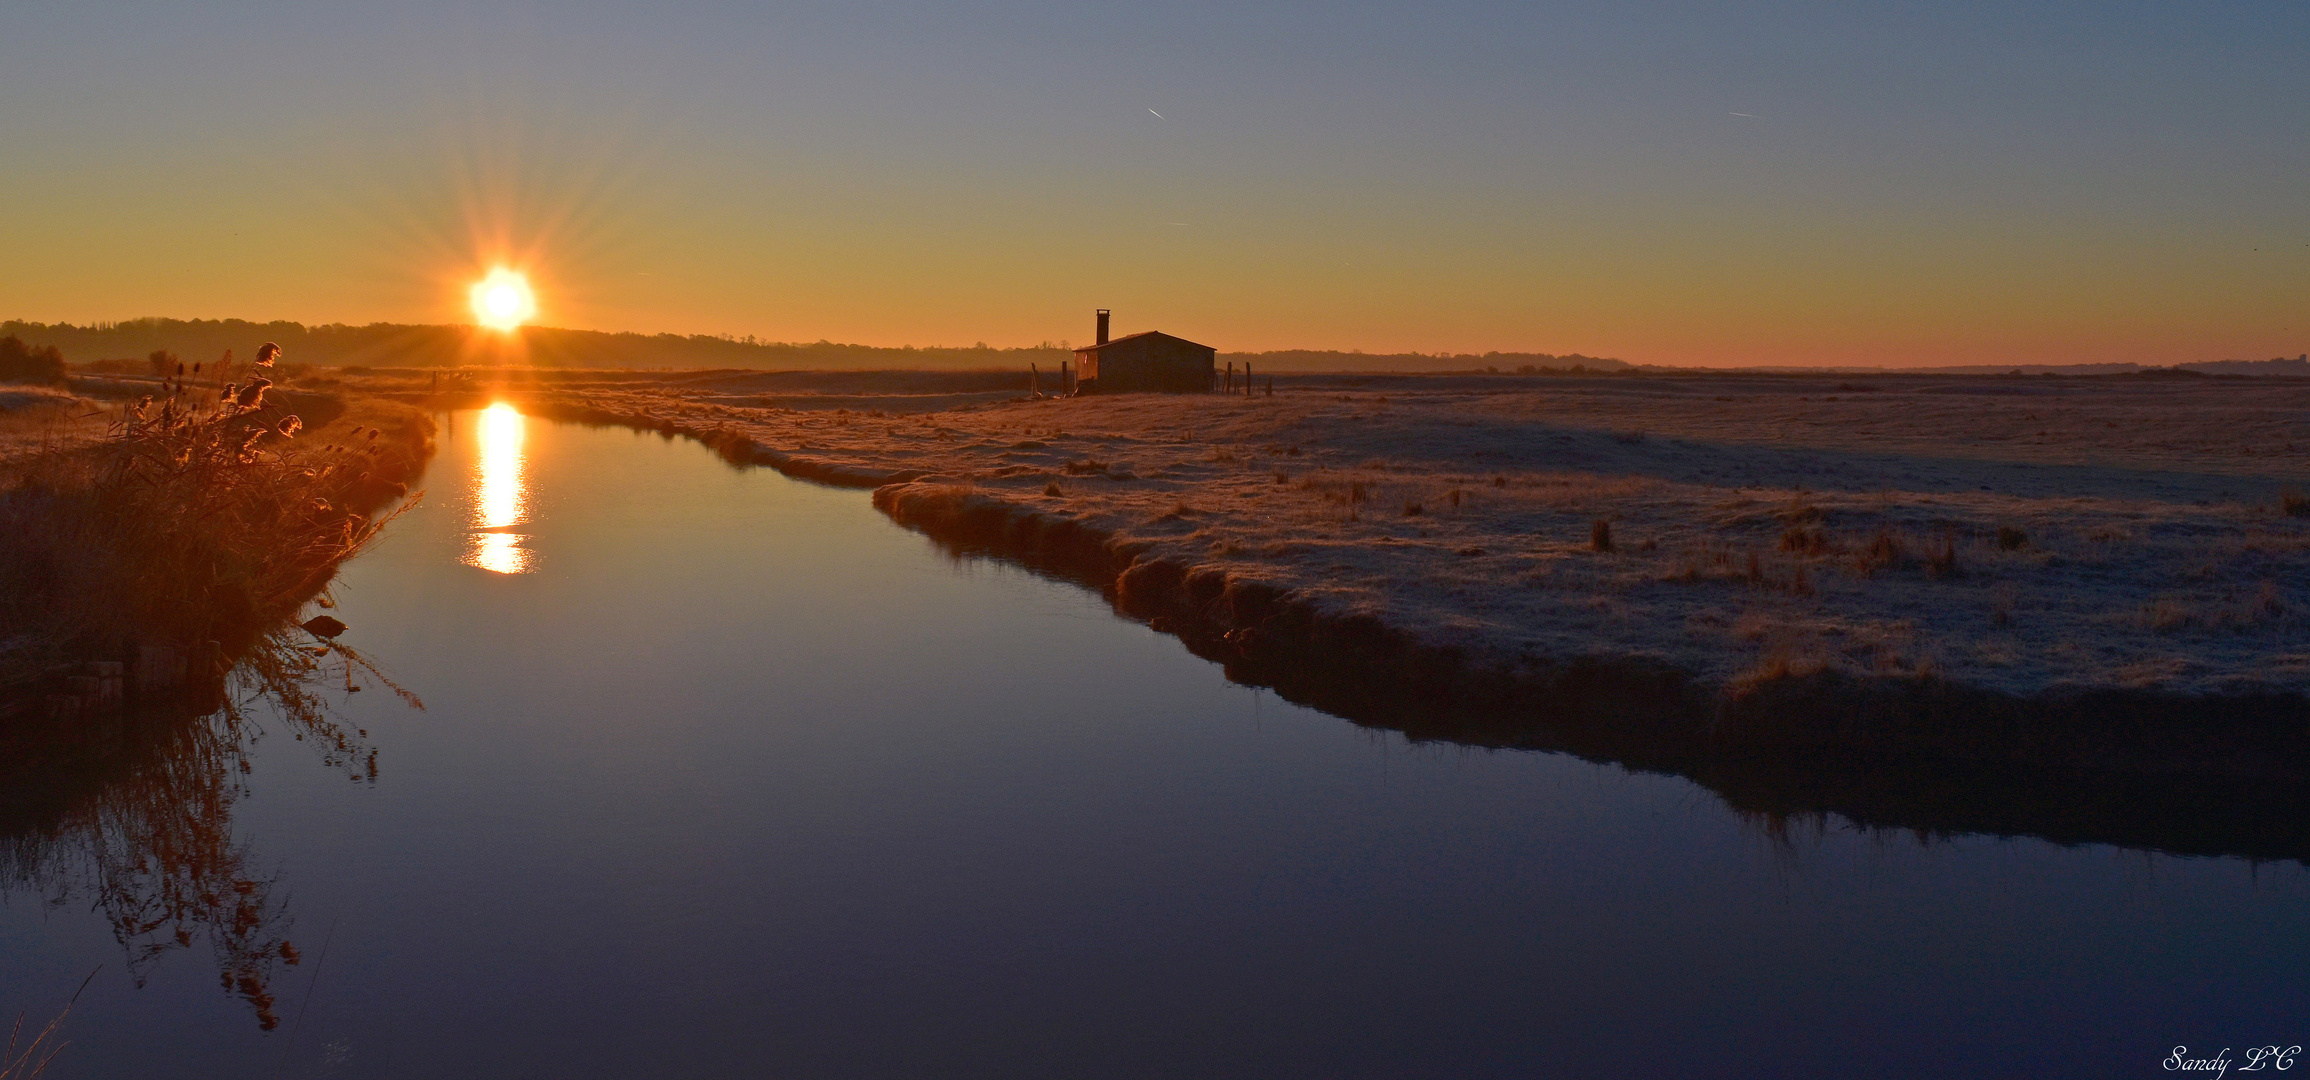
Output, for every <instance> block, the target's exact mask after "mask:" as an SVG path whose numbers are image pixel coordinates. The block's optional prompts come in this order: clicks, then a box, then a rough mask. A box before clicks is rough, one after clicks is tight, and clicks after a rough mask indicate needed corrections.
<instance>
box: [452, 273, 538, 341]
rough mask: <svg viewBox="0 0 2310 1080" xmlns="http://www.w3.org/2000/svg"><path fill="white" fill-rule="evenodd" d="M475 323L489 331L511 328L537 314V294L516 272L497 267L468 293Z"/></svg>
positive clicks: (526, 278)
mask: <svg viewBox="0 0 2310 1080" xmlns="http://www.w3.org/2000/svg"><path fill="white" fill-rule="evenodd" d="M467 297H468V298H469V299H470V300H472V302H473V318H474V321H475V322H478V323H480V324H481V325H483V326H486V327H489V328H490V329H492V330H513V329H516V328H518V327H520V326H521V324H523V323H525V322H528V321H529V320H531V319H533V318H536V317H537V294H536V293H535V292H533V291H531V289H530V287H529V278H528V277H526V276H524V275H522V274H521V273H520V272H519V271H514V270H508V269H506V268H505V267H502V266H500V267H498V268H496V269H494V270H491V271H490V272H489V274H488V276H486V277H484V278H482V279H481V280H480V281H476V282H474V283H473V288H472V289H471V290H470V291H469V292H468V293H467Z"/></svg>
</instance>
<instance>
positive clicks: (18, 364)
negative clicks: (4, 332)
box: [0, 334, 64, 386]
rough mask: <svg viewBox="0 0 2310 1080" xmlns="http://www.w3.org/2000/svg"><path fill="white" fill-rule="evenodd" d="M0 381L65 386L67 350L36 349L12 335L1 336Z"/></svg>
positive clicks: (50, 347)
mask: <svg viewBox="0 0 2310 1080" xmlns="http://www.w3.org/2000/svg"><path fill="white" fill-rule="evenodd" d="M0 382H17V383H48V384H51V385H55V386H62V385H64V350H62V349H59V348H57V347H56V346H54V345H50V346H48V347H47V348H44V349H35V348H32V347H30V346H28V345H26V344H24V339H22V338H19V337H17V336H15V335H13V334H11V335H9V336H7V337H4V338H0Z"/></svg>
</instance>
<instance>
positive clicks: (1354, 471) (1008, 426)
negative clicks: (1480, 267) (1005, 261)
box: [526, 373, 2310, 692]
mask: <svg viewBox="0 0 2310 1080" xmlns="http://www.w3.org/2000/svg"><path fill="white" fill-rule="evenodd" d="M764 378H769V377H768V376H763V375H761V374H759V373H730V374H715V373H698V374H688V375H679V376H668V377H664V378H661V379H659V380H657V381H655V382H653V381H650V380H636V379H625V380H621V381H614V382H613V381H601V382H595V383H591V384H578V383H571V384H566V385H564V386H561V387H559V388H553V389H540V390H536V391H533V392H531V393H530V394H528V395H526V396H528V397H529V398H530V399H531V400H532V401H533V402H534V404H535V406H536V407H541V408H562V409H576V408H581V407H582V408H584V409H590V410H595V411H596V413H597V415H601V414H606V415H611V416H616V417H620V418H624V419H626V420H628V421H630V422H635V423H640V424H659V423H667V424H673V425H677V426H680V427H682V428H684V429H688V430H698V429H703V428H722V429H727V430H730V431H734V432H737V433H741V434H743V435H745V436H747V437H748V438H751V439H753V440H754V441H755V442H756V443H759V444H760V445H762V446H764V447H768V448H771V449H773V450H775V451H778V452H779V453H781V454H784V455H791V457H792V458H793V459H796V460H799V461H801V462H804V463H807V464H812V465H822V466H832V467H836V468H838V469H842V470H847V471H848V472H849V473H851V474H853V475H870V476H871V475H883V476H888V475H891V474H898V475H906V474H911V473H926V474H931V475H930V476H928V477H926V478H924V480H923V481H922V482H965V483H969V484H972V485H975V486H976V487H977V489H978V490H979V491H980V492H982V493H984V494H987V495H992V496H996V497H999V498H1003V499H1007V500H1011V501H1014V502H1016V503H1019V504H1021V505H1025V506H1031V507H1035V508H1038V509H1041V510H1043V511H1045V512H1048V513H1051V514H1055V515H1061V516H1065V517H1070V518H1074V519H1078V520H1080V521H1081V522H1083V523H1084V524H1086V525H1089V526H1092V527H1095V528H1098V529H1103V530H1106V531H1109V532H1112V533H1114V534H1117V535H1119V536H1123V537H1126V538H1130V539H1135V540H1140V541H1144V542H1147V543H1149V544H1151V545H1153V548H1154V549H1155V551H1156V552H1157V553H1159V554H1163V555H1167V556H1170V557H1173V558H1178V559H1187V560H1190V561H1196V562H1205V563H1221V564H1225V565H1226V566H1227V567H1228V568H1229V570H1230V573H1233V574H1236V575H1248V576H1251V577H1254V578H1258V579H1264V580H1269V581H1272V582H1274V583H1276V584H1279V585H1283V586H1287V587H1289V588H1291V589H1295V590H1298V591H1299V592H1300V593H1301V594H1302V595H1304V596H1307V597H1309V598H1312V599H1314V600H1315V601H1317V602H1318V603H1320V604H1321V605H1322V606H1323V607H1325V608H1327V609H1330V610H1334V611H1339V612H1343V613H1346V612H1371V613H1374V614H1376V615H1378V616H1380V617H1381V618H1382V619H1384V620H1385V621H1386V622H1387V623H1389V624H1391V625H1393V626H1396V627H1399V628H1401V629H1404V630H1408V631H1411V632H1413V633H1415V634H1417V635H1419V636H1420V637H1421V638H1422V639H1424V640H1426V641H1429V642H1431V643H1436V644H1455V645H1459V646H1462V647H1464V648H1467V649H1469V650H1471V651H1472V652H1474V653H1476V654H1478V655H1489V656H1493V657H1495V658H1499V659H1503V660H1509V659H1514V658H1516V657H1518V656H1520V655H1530V656H1544V657H1554V658H1566V657H1572V656H1579V655H1606V656H1632V655H1634V656H1650V657H1656V658H1659V659H1663V660H1666V661H1668V662H1670V663H1673V664H1675V665H1676V666H1678V667H1680V668H1683V669H1686V670H1688V671H1690V672H1693V673H1695V674H1696V675H1699V676H1701V677H1702V678H1704V679H1706V680H1708V681H1711V682H1715V683H1718V684H1722V685H1728V686H1737V685H1739V684H1741V683H1743V682H1745V681H1753V680H1756V679H1760V678H1769V677H1772V676H1775V675H1781V674H1802V673H1805V672H1808V671H1813V670H1818V669H1821V668H1835V669H1841V670H1847V671H1852V672H1857V673H1881V674H1895V675H1936V676H1940V677H1945V678H1949V679H1953V680H1956V681H1960V682H1964V683H1970V684H1975V685H1980V686H1984V687H1991V688H1997V689H2003V690H2010V691H2017V692H2034V691H2039V690H2044V689H2048V688H2054V687H2061V686H2094V687H2160V688H2165V689H2168V690H2176V691H2184V692H2237V691H2249V690H2255V689H2265V688H2277V689H2287V690H2310V634H2306V633H2305V629H2306V628H2310V593H2306V592H2305V589H2306V587H2310V518H2304V517H2300V516H2296V514H2295V513H2289V512H2288V506H2287V504H2286V503H2285V501H2284V497H2283V495H2282V491H2284V490H2285V489H2287V488H2288V487H2289V486H2290V485H2298V484H2300V483H2301V482H2302V481H2303V480H2304V477H2303V475H2302V473H2303V472H2310V469H2301V468H2299V466H2298V461H2299V457H2298V455H2299V454H2300V452H2301V451H2310V422H2306V421H2305V420H2304V419H2303V418H2304V417H2310V384H2305V383H2297V382H2293V381H2281V380H2273V379H2256V380H2215V379H2182V378H2170V379H2162V378H2139V377H2121V378H2097V379H2039V378H1981V377H1971V378H1967V377H1934V378H1928V377H1876V378H1866V379H1852V378H1850V377H1848V378H1846V379H1843V380H1838V379H1830V378H1823V379H1801V378H1768V377H1755V376H1741V377H1736V376H1722V377H1676V378H1669V377H1616V378H1595V379H1517V378H1509V377H1498V378H1484V377H1473V378H1471V377H1458V378H1449V377H1447V378H1396V379H1388V378H1381V379H1372V378H1368V377H1357V378H1348V377H1340V378H1332V379H1323V378H1309V377H1297V378H1292V379H1289V380H1288V381H1279V384H1278V385H1279V391H1278V393H1277V394H1276V396H1274V397H1272V398H1271V397H1264V396H1263V397H1253V398H1241V397H1216V396H1209V397H1207V396H1196V397H1169V396H1159V395H1128V396H1119V397H1109V398H1081V399H1050V400H1017V401H1000V402H992V403H976V404H963V405H960V406H956V405H955V403H954V400H953V395H952V394H951V393H944V394H942V393H941V392H940V391H942V390H943V389H945V388H936V387H933V388H927V389H928V390H929V391H931V392H928V393H920V394H914V395H911V396H910V395H909V394H907V393H905V392H903V391H902V390H900V389H899V388H896V387H884V388H882V390H884V391H888V392H878V391H873V389H872V388H863V389H854V390H849V391H846V393H847V394H849V395H850V396H849V398H848V400H850V401H853V402H857V403H859V407H852V406H851V405H847V404H843V403H842V401H843V400H844V399H843V398H840V397H835V396H827V397H825V398H823V399H820V400H812V401H808V402H806V403H804V405H806V406H807V407H803V405H797V403H796V402H797V398H796V397H795V396H794V395H795V394H797V393H799V391H798V390H797V389H796V386H795V377H794V376H791V375H787V376H778V377H777V378H782V379H785V380H787V381H786V383H784V384H782V389H781V394H782V395H784V396H781V397H780V398H778V399H777V400H778V401H779V402H781V403H780V404H761V403H759V402H762V401H764V400H766V399H764V398H762V397H760V396H758V395H755V394H753V393H752V391H753V389H754V388H753V387H752V386H750V385H749V384H748V380H761V379H764ZM853 378H855V377H853ZM1021 381H1022V384H1023V379H1022V380H1021ZM1021 389H1023V385H1022V387H1021ZM868 402H871V403H872V404H866V403H868ZM910 403H913V404H910ZM916 405H919V408H918V407H916ZM2297 448H2300V449H2299V450H2298V449H2297ZM2297 501H2299V497H2298V496H2297ZM2297 512H2298V508H2297Z"/></svg>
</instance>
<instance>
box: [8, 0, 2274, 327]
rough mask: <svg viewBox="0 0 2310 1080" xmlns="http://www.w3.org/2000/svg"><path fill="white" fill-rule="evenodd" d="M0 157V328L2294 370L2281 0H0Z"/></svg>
mask: <svg viewBox="0 0 2310 1080" xmlns="http://www.w3.org/2000/svg"><path fill="white" fill-rule="evenodd" d="M1157 114H1160V116H1158V115H1157ZM0 148H5V150H6V153H5V155H4V156H0V229H5V230H6V233H7V235H9V236H11V237H13V238H14V239H15V240H16V244H17V248H18V251H17V257H16V258H14V259H11V260H7V261H6V266H5V268H4V269H0V300H4V301H5V303H0V308H5V311H0V315H5V316H9V317H22V318H35V319H44V320H58V319H69V320H72V321H76V322H87V321H92V320H98V319H118V318H129V317H134V316H139V315H171V316H179V317H220V316H238V317H248V318H276V317H277V318H293V319H299V320H303V321H308V322H324V321H346V322H367V321H372V320H392V321H450V320H456V319H461V318H463V317H465V316H464V313H463V311H462V300H463V295H464V289H463V286H464V283H465V282H467V281H470V280H471V279H472V278H473V277H475V276H477V275H478V274H479V272H480V271H481V270H483V269H486V268H487V267H488V266H489V265H492V264H495V263H498V262H510V263H514V264H517V265H519V266H521V267H522V268H523V269H526V270H528V271H529V272H530V273H531V274H532V275H533V277H534V278H535V279H536V280H537V282H538V285H539V290H540V294H541V303H542V304H543V306H544V308H545V312H544V316H543V318H544V320H545V321H547V322H552V323H556V324H560V325H572V326H590V327H599V328H607V329H637V330H645V331H659V330H673V331H679V332H702V333H731V334H737V335H746V334H754V335H758V336H761V337H765V338H774V339H781V340H816V339H819V338H831V339H834V340H848V341H864V342H870V343H877V344H903V343H917V344H933V343H948V344H951V343H969V342H971V341H978V340H985V341H990V342H993V343H996V344H1027V343H1033V342H1035V341H1039V340H1044V339H1054V340H1055V339H1059V338H1064V337H1073V338H1080V337H1082V336H1083V335H1085V334H1086V333H1087V332H1088V330H1087V326H1088V315H1087V312H1088V310H1089V309H1090V308H1091V307H1094V306H1107V307H1112V308H1115V309H1116V311H1117V321H1118V329H1119V330H1123V331H1128V330H1133V329H1144V328H1147V327H1150V326H1162V327H1164V328H1166V329H1171V330H1173V331H1174V332H1181V333H1187V334H1189V335H1190V336H1194V337H1197V338H1198V339H1200V340H1206V341H1210V342H1212V343H1214V344H1218V345H1220V346H1222V347H1224V348H1231V349H1236V348H1241V349H1257V348H1282V347H1295V346H1300V347H1329V348H1365V349H1371V350H1374V351H1381V350H1398V349H1418V350H1422V351H1434V350H1438V349H1450V350H1465V351H1478V350H1486V349H1503V350H1537V351H1547V352H1571V351H1579V352H1586V353H1590V354H1594V355H1610V356H1620V357H1624V358H1627V359H1631V360H1638V361H1651V362H1663V363H1773V362H1787V363H1819V362H1838V363H1887V364H1901V363H1954V362H1983V363H2005V362H2014V363H2022V362H2064V361H2084V360H2104V359H2125V360H2137V361H2143V362H2172V361H2179V360H2199V359H2215V358H2221V357H2225V356H2242V357H2251V358H2260V357H2265V356H2270V355H2277V354H2280V353H2284V354H2287V355H2292V354H2295V353H2299V352H2302V351H2305V349H2310V317H2306V316H2303V315H2301V314H2300V313H2301V312H2304V311H2306V310H2310V304H2306V301H2310V184H2306V183H2305V182H2304V179H2305V176H2306V175H2310V170H2306V167H2310V7H2305V6H2303V5H2299V4H2295V5H2279V4H2261V5H2248V4H2196V5H2185V4H2097V5H2090V6H2087V5H2077V6H2053V5H2036V6H2027V7H2022V6H2015V5H2000V6H1988V5H1981V6H1967V5H1958V4H1935V5H1874V6H1868V7H1861V6H1856V5H1796V4H1777V5H1776V4H1751V5H1698V4H1679V5H1604V4H1595V5H1588V4H1582V5H1563V4H1556V5H1550V4H1522V5H1492V4H1467V3H1458V4H1454V3H1446V4H1431V5H1425V6H1419V7H1413V6H1408V5H1376V4H1367V5H1358V4H1337V5H1288V4H1250V5H1246V4H1160V3H1157V4H1145V3H1142V4H1105V3H1078V4H1066V5H1060V4H1021V3H980V4H950V5H937V6H929V5H911V4H893V3H843V4H812V5H771V6H739V5H725V4H682V3H671V4H652V5H647V6H644V5H638V4H635V5H628V4H606V3H570V4H554V5H547V4H519V3H516V4H490V5H476V4H456V3H395V2H375V3H365V4H358V5H356V4H303V5H290V4H242V3H221V4H211V5H203V6H201V7H199V8H197V9H196V8H194V7H192V6H188V5H164V4H147V5H128V4H105V3H97V4H87V5H77V6H67V5H54V4H40V5H33V4H26V3H0Z"/></svg>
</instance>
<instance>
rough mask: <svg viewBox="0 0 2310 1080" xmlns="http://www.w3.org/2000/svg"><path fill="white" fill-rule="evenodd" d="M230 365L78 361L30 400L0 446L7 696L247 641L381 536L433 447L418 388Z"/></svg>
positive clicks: (23, 698) (171, 663)
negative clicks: (333, 390) (120, 373)
mask: <svg viewBox="0 0 2310 1080" xmlns="http://www.w3.org/2000/svg"><path fill="white" fill-rule="evenodd" d="M212 381H214V382H223V381H226V377H224V376H219V377H217V378H216V379H214V380H212ZM230 381H232V382H233V385H229V386H227V385H204V386H199V387H178V386H176V385H175V384H174V383H173V381H171V382H168V383H163V382H161V381H160V380H143V381H141V382H140V381H104V380H94V381H91V380H76V381H75V385H74V386H73V387H72V389H71V391H70V392H69V393H68V394H60V395H57V396H59V397H65V398H68V401H67V402H66V403H65V404H63V405H56V404H54V403H51V402H47V401H44V400H43V401H34V402H30V403H29V404H27V405H26V406H25V407H24V411H26V412H32V411H35V410H40V411H45V412H47V413H48V414H49V415H47V416H45V417H41V416H29V415H28V416H26V417H24V418H23V420H22V421H21V422H20V423H18V424H17V425H15V426H17V427H20V428H24V429H27V430H31V429H37V435H36V437H34V436H26V437H23V438H20V439H18V440H16V441H15V442H13V443H11V444H9V445H8V446H7V447H5V448H4V449H6V450H8V451H9V452H7V453H0V480H4V484H0V690H5V691H7V695H6V701H5V702H0V704H4V705H5V710H6V712H7V713H8V714H10V715H13V714H17V713H23V712H25V711H26V710H27V709H33V710H35V711H39V710H38V708H37V706H39V704H40V703H41V702H42V701H46V702H47V705H46V708H45V713H47V714H56V713H58V712H59V711H60V710H61V712H63V713H68V714H70V713H76V712H77V711H78V709H79V707H80V706H85V705H87V704H90V702H89V701H83V700H82V699H85V698H90V697H91V693H89V692H81V691H80V690H79V689H76V688H75V687H72V686H67V685H66V684H68V683H74V682H75V679H79V681H86V682H93V683H95V684H96V687H95V688H94V690H93V697H94V699H95V701H96V702H98V703H101V702H107V701H112V700H114V699H116V698H117V697H118V695H119V693H120V690H119V689H118V687H119V686H120V683H121V680H122V679H124V678H125V679H129V680H132V681H134V682H137V683H139V684H145V685H150V684H154V683H155V682H165V683H169V684H171V685H173V684H175V683H176V682H178V681H180V680H182V679H184V678H186V677H187V676H185V675H181V674H178V672H180V671H183V670H185V669H188V668H193V669H197V668H199V667H201V666H202V663H203V661H202V657H204V656H208V657H210V658H211V659H210V663H212V664H213V663H215V662H216V661H217V660H218V659H219V658H229V657H238V656H240V655H241V654H242V653H243V652H244V651H246V650H247V649H248V648H249V647H250V646H251V645H252V644H253V643H255V642H257V641H259V640H260V639H263V638H265V637H266V636H267V635H268V634H270V633H271V632H272V628H274V627H275V626H276V624H279V623H280V622H281V621H282V620H284V619H287V618H289V617H291V616H293V615H294V614H295V613H296V612H297V610H298V609H299V608H300V607H302V606H303V605H304V604H305V603H306V602H307V601H308V600H310V599H311V598H312V597H313V596H315V595H316V594H318V593H319V592H320V591H321V590H322V589H323V588H325V587H326V585H327V583H328V581H329V579H330V578H331V577H332V576H333V575H334V574H335V572H336V569H337V567H338V566H339V565H340V564H341V563H342V562H343V561H344V560H345V559H347V558H350V557H351V556H352V555H353V554H355V553H357V552H359V551H360V550H361V549H362V548H363V547H364V546H365V545H366V544H368V543H369V542H370V540H371V539H373V538H374V536H375V535H376V533H377V530H378V528H379V527H381V525H382V523H383V520H384V519H385V517H389V516H390V515H389V514H386V515H383V516H380V515H381V512H382V511H384V510H386V508H387V507H389V505H390V504H392V503H393V502H394V501H395V500H396V499H398V498H400V497H401V496H402V495H404V494H406V492H407V490H408V489H407V483H408V481H409V480H411V479H413V478H414V477H415V476H416V474H417V472H418V471H419V470H420V469H421V468H422V466H423V463H424V461H425V459H426V458H427V457H428V456H429V455H430V454H431V452H432V435H433V428H432V422H431V420H430V419H429V418H428V417H427V416H426V415H425V414H424V413H423V412H422V411H420V410H418V409H415V408H413V407H411V406H409V405H406V404H401V403H395V402H390V401H385V400H381V399H375V398H365V397H360V396H357V395H345V394H330V393H314V392H310V391H297V390H289V389H283V388H277V387H274V386H271V385H268V384H267V383H266V382H265V380H264V377H263V374H262V373H261V372H259V371H257V370H253V369H252V370H247V371H241V372H236V373H235V374H234V375H233V376H232V377H231V379H230ZM86 664H97V665H98V666H99V667H100V668H101V667H103V665H106V664H109V665H111V668H109V669H105V670H94V669H92V670H90V671H87V672H85V673H84V672H81V671H79V670H78V669H79V667H81V666H85V665H86ZM140 667H155V668H156V670H157V669H166V671H167V672H168V674H166V675H160V674H156V673H155V672H150V671H144V670H137V671H133V672H131V671H127V670H125V669H127V668H140ZM83 676H84V677H83ZM108 680H109V681H108ZM52 684H53V685H52ZM43 691H48V693H46V694H45V697H44V696H43ZM59 701H63V702H67V703H72V702H77V703H78V705H71V704H61V705H60V704H59ZM51 718H52V719H55V718H58V717H51ZM63 719H69V717H63Z"/></svg>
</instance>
